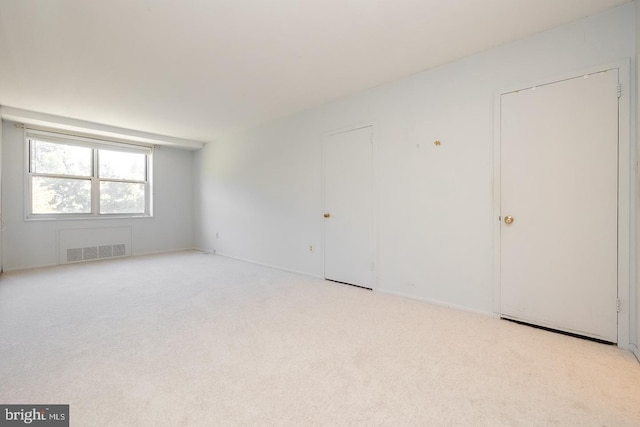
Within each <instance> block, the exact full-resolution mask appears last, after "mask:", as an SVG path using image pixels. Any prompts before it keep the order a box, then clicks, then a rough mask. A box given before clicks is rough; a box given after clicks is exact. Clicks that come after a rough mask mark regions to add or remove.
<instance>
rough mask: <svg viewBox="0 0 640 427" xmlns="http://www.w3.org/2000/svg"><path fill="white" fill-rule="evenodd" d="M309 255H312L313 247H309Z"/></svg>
mask: <svg viewBox="0 0 640 427" xmlns="http://www.w3.org/2000/svg"><path fill="white" fill-rule="evenodd" d="M309 253H310V254H312V253H313V245H309Z"/></svg>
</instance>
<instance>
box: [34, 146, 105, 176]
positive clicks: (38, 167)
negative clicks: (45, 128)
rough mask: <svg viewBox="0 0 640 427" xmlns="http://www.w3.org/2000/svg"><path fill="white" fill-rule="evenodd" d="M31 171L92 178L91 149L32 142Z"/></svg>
mask: <svg viewBox="0 0 640 427" xmlns="http://www.w3.org/2000/svg"><path fill="white" fill-rule="evenodd" d="M31 161H32V164H31V171H32V172H34V173H47V174H55V175H73V176H91V175H93V172H92V163H93V153H92V150H91V148H87V147H79V146H76V145H65V144H54V143H52V142H43V141H35V140H32V141H31Z"/></svg>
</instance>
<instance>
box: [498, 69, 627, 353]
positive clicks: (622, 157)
mask: <svg viewBox="0 0 640 427" xmlns="http://www.w3.org/2000/svg"><path fill="white" fill-rule="evenodd" d="M613 69H618V82H619V83H620V84H621V86H622V91H621V96H620V99H619V100H618V299H619V301H620V310H619V312H618V347H622V348H625V349H630V348H631V343H630V336H629V327H630V322H631V317H630V316H631V304H630V294H631V292H630V284H631V280H630V279H631V263H630V260H631V258H630V257H631V254H632V253H633V247H632V246H631V245H632V244H635V236H634V237H632V236H631V222H630V219H631V213H632V211H631V208H632V207H631V190H632V189H633V188H635V186H633V187H632V182H631V161H632V160H633V161H634V162H635V150H632V149H631V148H632V141H631V96H632V92H631V79H630V73H631V71H630V70H631V61H630V59H629V58H627V59H624V60H621V61H617V62H613V63H607V64H603V65H599V66H595V67H591V68H586V69H584V70H581V71H574V72H570V73H565V74H562V75H559V76H556V77H552V78H545V79H539V80H535V81H531V82H529V83H523V84H518V85H513V86H510V87H506V88H503V89H501V90H498V91H496V92H495V93H494V107H493V109H494V113H493V217H492V221H493V311H494V314H495V315H496V316H500V296H501V283H500V280H501V277H500V272H501V264H500V263H501V260H500V244H501V242H500V232H501V221H500V215H501V206H500V198H501V191H502V189H501V182H500V179H501V175H500V162H501V158H500V139H501V135H500V122H501V108H500V100H501V96H502V95H505V94H508V93H511V92H515V91H518V90H525V89H530V88H533V87H536V86H543V85H548V84H552V83H557V82H561V81H563V80H569V79H573V78H576V77H580V76H584V75H586V74H593V73H598V72H602V71H607V70H613ZM632 156H633V157H632ZM634 164H635V163H634ZM634 214H635V211H634Z"/></svg>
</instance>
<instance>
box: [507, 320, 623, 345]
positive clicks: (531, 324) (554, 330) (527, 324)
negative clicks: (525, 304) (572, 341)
mask: <svg viewBox="0 0 640 427" xmlns="http://www.w3.org/2000/svg"><path fill="white" fill-rule="evenodd" d="M500 319H502V320H506V321H509V322H513V323H517V324H518V325H523V326H529V327H531V328H535V329H542V330H543V331H548V332H554V333H556V334H561V335H566V336H569V337H573V338H580V339H583V340H587V341H593V342H597V343H599V344H606V345H616V343H614V342H611V341H607V340H601V339H599V338H593V337H587V336H584V335H580V334H575V333H573V332H567V331H561V330H559V329H553V328H548V327H546V326H540V325H534V324H533V323H527V322H523V321H521V320H515V319H509V318H507V317H501V318H500Z"/></svg>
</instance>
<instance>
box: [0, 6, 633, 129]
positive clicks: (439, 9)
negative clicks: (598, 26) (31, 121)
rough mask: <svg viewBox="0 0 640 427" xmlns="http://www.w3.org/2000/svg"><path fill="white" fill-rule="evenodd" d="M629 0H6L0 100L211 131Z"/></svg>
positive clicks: (140, 125) (129, 123)
mask: <svg viewBox="0 0 640 427" xmlns="http://www.w3.org/2000/svg"><path fill="white" fill-rule="evenodd" d="M626 2H627V1H626V0H271V1H266V0H175V1H172V0H0V104H1V105H7V106H11V107H17V108H22V109H26V110H33V111H38V112H43V113H49V114H56V115H60V116H65V117H70V118H76V119H82V120H87V121H92V122H97V123H104V124H108V125H113V126H119V127H124V128H130V129H137V130H141V131H148V132H155V133H160V134H165V135H169V136H175V137H180V138H186V139H193V140H201V141H211V140H213V139H214V138H215V137H216V136H217V135H220V134H221V133H223V132H227V131H230V130H234V129H237V128H242V127H249V126H254V125H257V124H260V123H264V122H267V121H270V120H273V119H275V118H278V117H281V116H285V115H288V114H292V113H294V112H296V111H299V110H302V109H306V108H309V107H313V106H316V105H319V104H322V103H325V102H327V101H330V100H332V99H336V98H339V97H341V96H344V95H348V94H351V93H354V92H357V91H360V90H363V89H366V88H370V87H373V86H376V85H379V84H382V83H385V82H388V81H392V80H394V79H397V78H401V77H404V76H407V75H410V74H414V73H416V72H419V71H421V70H425V69H428V68H432V67H435V66H437V65H441V64H444V63H447V62H451V61H454V60H456V59H458V58H462V57H464V56H467V55H470V54H473V53H476V52H479V51H483V50H486V49H489V48H491V47H494V46H497V45H500V44H503V43H507V42H510V41H513V40H516V39H519V38H522V37H525V36H528V35H531V34H534V33H537V32H540V31H544V30H546V29H549V28H552V27H555V26H558V25H560V24H563V23H566V22H570V21H574V20H576V19H579V18H581V17H584V16H588V15H592V14H594V13H597V12H599V11H602V10H605V9H608V8H611V7H614V6H616V5H619V4H622V3H626Z"/></svg>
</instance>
